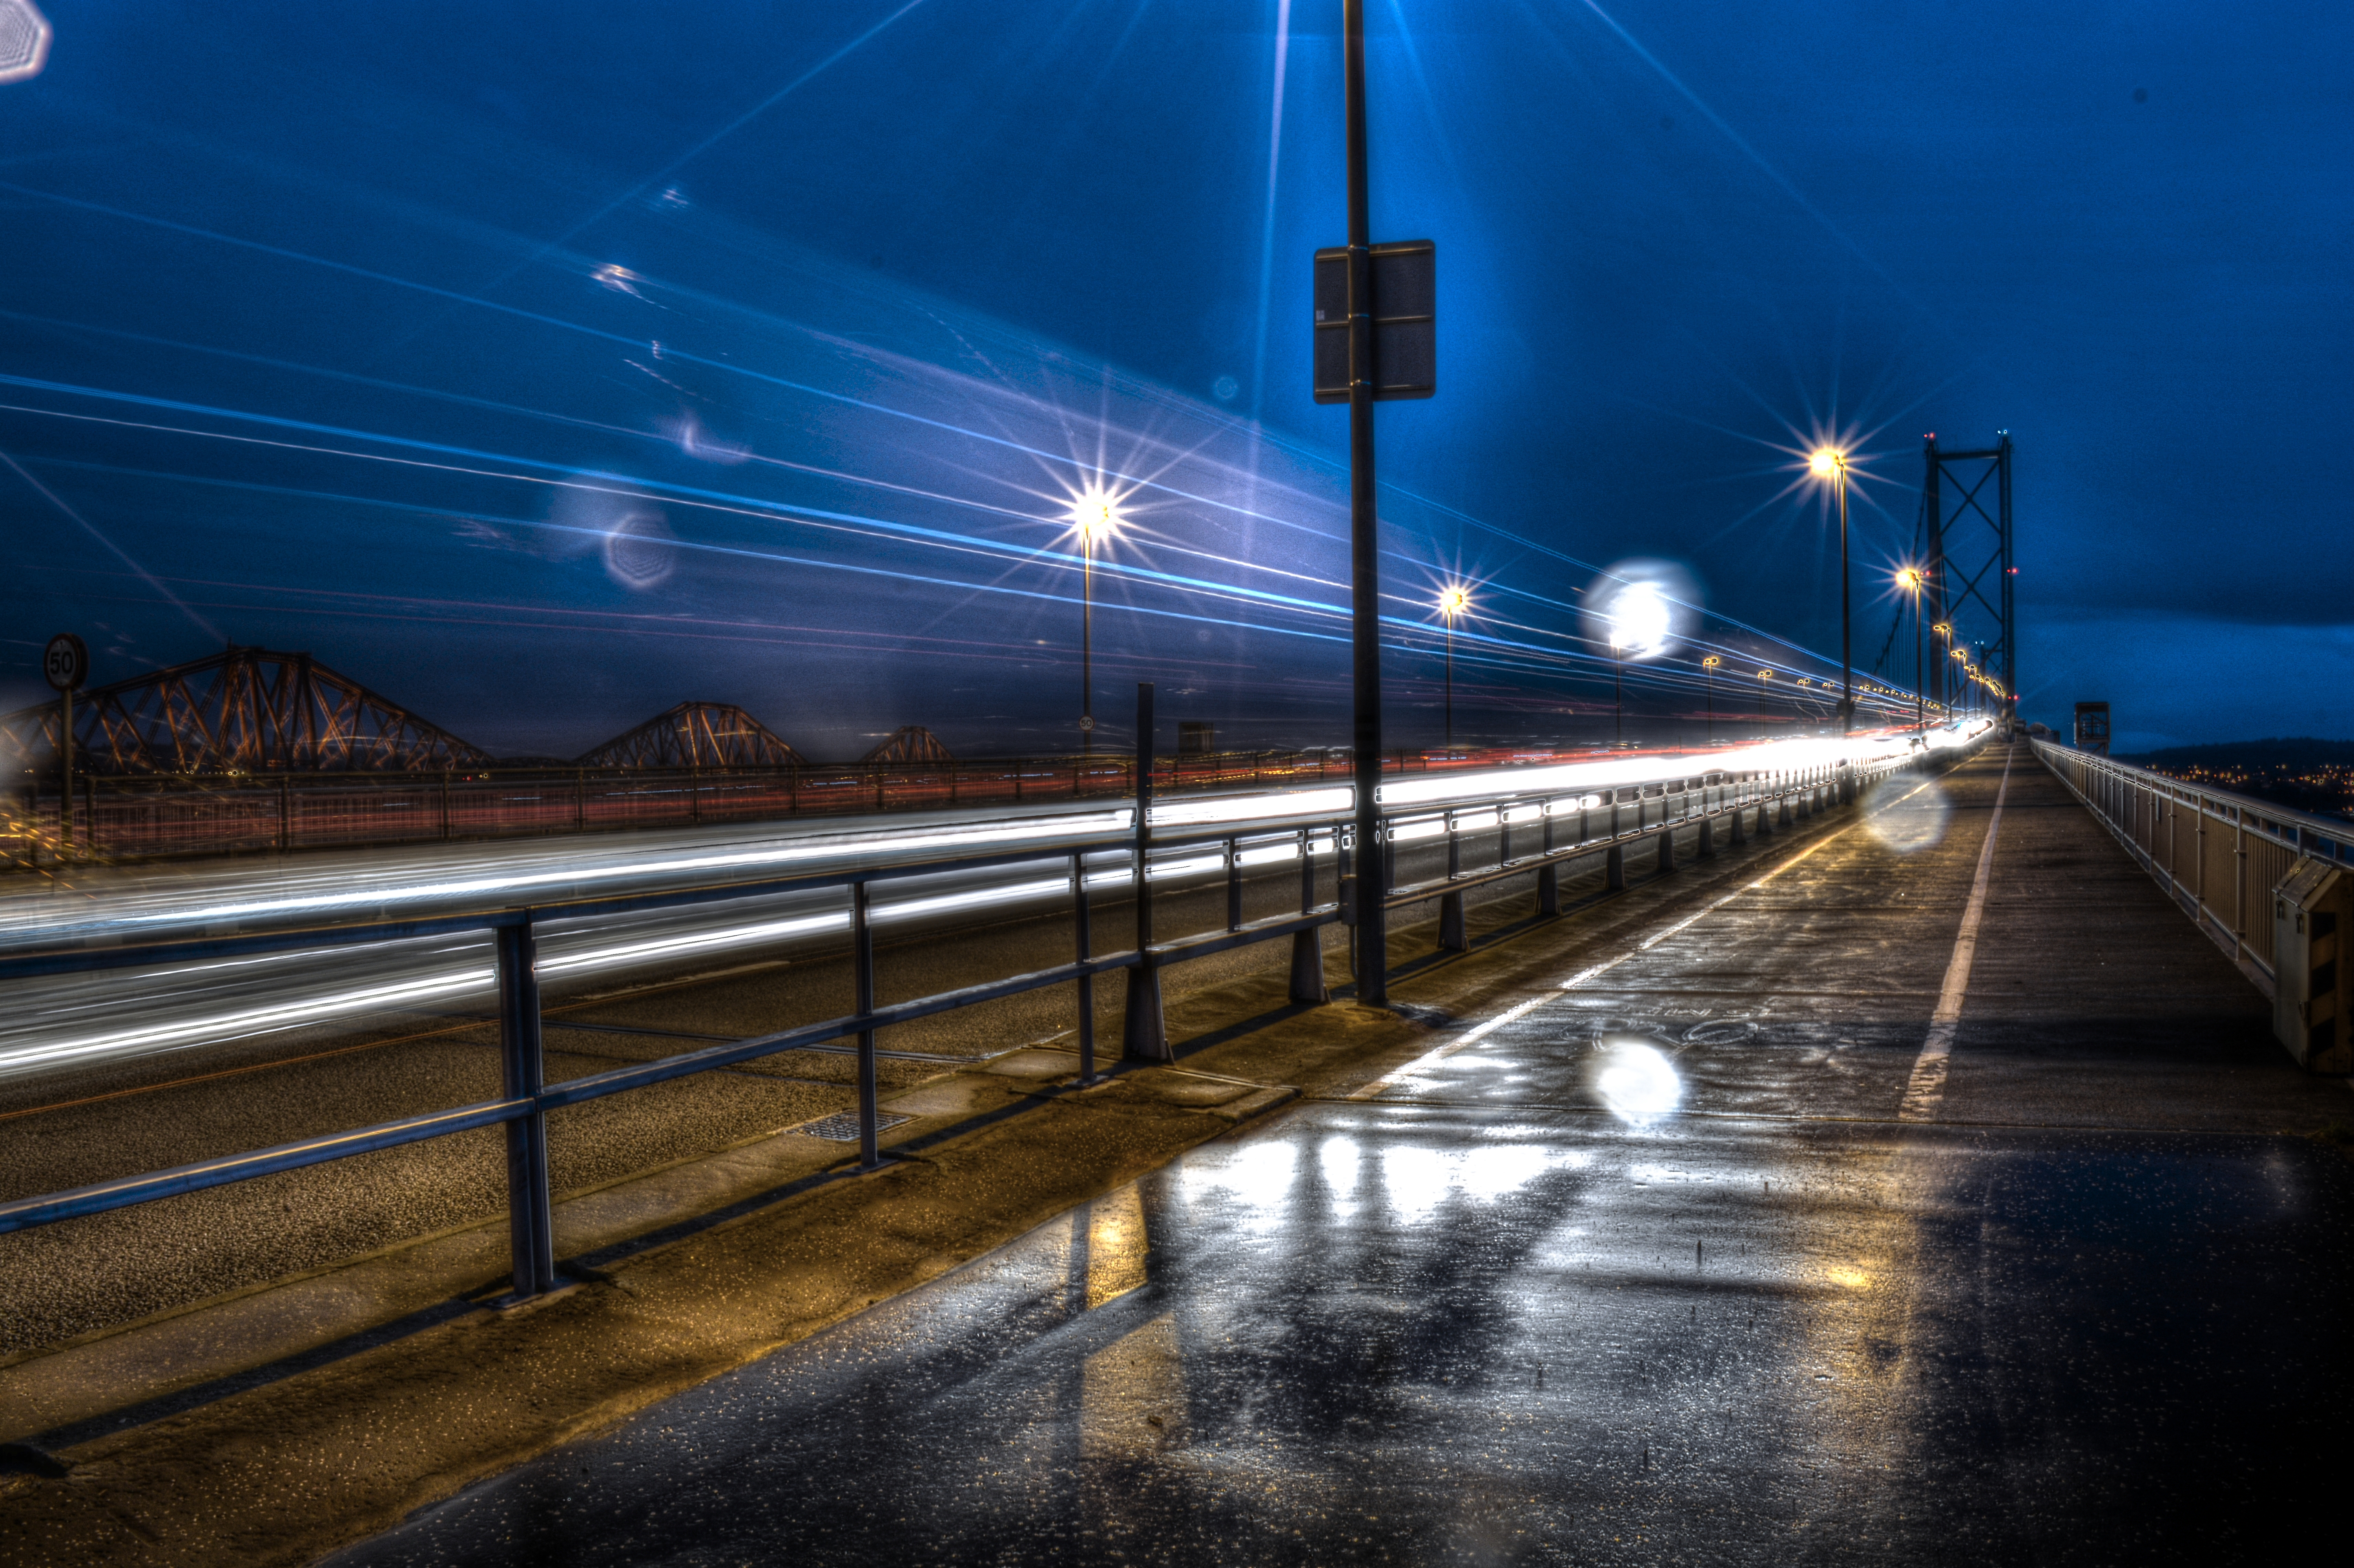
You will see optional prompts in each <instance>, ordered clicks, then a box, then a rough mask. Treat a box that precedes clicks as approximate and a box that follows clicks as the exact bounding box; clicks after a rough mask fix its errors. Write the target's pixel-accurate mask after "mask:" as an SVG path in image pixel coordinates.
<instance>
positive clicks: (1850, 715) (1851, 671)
mask: <svg viewBox="0 0 2354 1568" xmlns="http://www.w3.org/2000/svg"><path fill="white" fill-rule="evenodd" d="M1839 512H1840V734H1841V735H1847V734H1850V733H1851V732H1852V731H1853V730H1854V728H1855V663H1854V657H1853V655H1852V654H1851V653H1850V652H1849V634H1850V628H1851V622H1852V620H1853V617H1852V615H1851V613H1850V604H1849V599H1850V597H1851V596H1850V593H1849V591H1848V570H1847V457H1846V455H1845V454H1844V453H1842V454H1841V455H1840V460H1839Z"/></svg>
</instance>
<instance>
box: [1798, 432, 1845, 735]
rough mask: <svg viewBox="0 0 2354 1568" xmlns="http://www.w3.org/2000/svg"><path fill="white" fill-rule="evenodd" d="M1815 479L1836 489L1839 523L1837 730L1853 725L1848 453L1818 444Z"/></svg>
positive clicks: (1811, 465) (1810, 463)
mask: <svg viewBox="0 0 2354 1568" xmlns="http://www.w3.org/2000/svg"><path fill="white" fill-rule="evenodd" d="M1807 468H1808V471H1809V472H1811V473H1812V474H1813V475H1814V476H1815V477H1816V478H1817V479H1828V480H1829V481H1830V482H1832V483H1833V484H1834V485H1836V486H1837V487H1838V489H1839V523H1840V734H1841V735H1845V734H1847V733H1848V732H1849V731H1850V730H1851V729H1853V728H1854V727H1855V669H1854V664H1853V662H1852V659H1851V657H1850V652H1849V633H1850V630H1851V623H1852V620H1853V615H1852V607H1851V605H1850V602H1849V601H1850V598H1851V597H1852V596H1851V595H1850V593H1849V591H1848V569H1847V453H1845V452H1843V451H1841V450H1839V449H1838V448H1837V447H1817V448H1816V449H1815V450H1814V451H1813V452H1812V453H1811V454H1810V455H1809V456H1808V459H1807Z"/></svg>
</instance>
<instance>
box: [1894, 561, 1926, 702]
mask: <svg viewBox="0 0 2354 1568" xmlns="http://www.w3.org/2000/svg"><path fill="white" fill-rule="evenodd" d="M1896 580H1897V582H1898V583H1899V584H1900V585H1901V586H1902V587H1903V588H1904V590H1905V591H1906V592H1907V593H1910V594H1911V595H1912V596H1913V730H1914V734H1916V735H1923V734H1926V733H1927V732H1928V728H1929V709H1928V701H1929V699H1928V698H1927V697H1926V696H1925V695H1924V691H1925V685H1924V681H1923V668H1924V667H1923V664H1922V654H1921V649H1922V644H1923V637H1922V631H1921V582H1922V577H1921V568H1920V567H1905V568H1904V569H1903V571H1901V572H1898V573H1897V574H1896Z"/></svg>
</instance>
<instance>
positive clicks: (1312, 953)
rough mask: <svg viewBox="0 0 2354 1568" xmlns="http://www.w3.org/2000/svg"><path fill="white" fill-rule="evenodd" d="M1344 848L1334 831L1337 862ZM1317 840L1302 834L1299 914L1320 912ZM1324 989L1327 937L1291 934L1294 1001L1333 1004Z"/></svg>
mask: <svg viewBox="0 0 2354 1568" xmlns="http://www.w3.org/2000/svg"><path fill="white" fill-rule="evenodd" d="M1340 847H1341V830H1340V827H1339V825H1338V824H1335V825H1334V827H1333V829H1332V848H1333V850H1334V851H1335V852H1336V853H1335V856H1334V859H1335V862H1336V863H1337V861H1338V858H1339V857H1338V853H1337V852H1338V851H1339V849H1340ZM1315 851H1316V838H1315V830H1314V829H1312V828H1302V829H1300V830H1299V912H1300V913H1301V914H1302V915H1312V914H1314V913H1315V912H1316V853H1315ZM1331 999H1332V998H1331V991H1327V990H1326V989H1325V986H1324V937H1323V933H1322V932H1320V931H1294V932H1293V933H1292V934H1291V1000H1292V1001H1297V1002H1305V1003H1309V1004H1310V1005H1316V1006H1320V1005H1322V1004H1323V1003H1325V1002H1327V1001H1331Z"/></svg>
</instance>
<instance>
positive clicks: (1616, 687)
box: [1610, 631, 1627, 751]
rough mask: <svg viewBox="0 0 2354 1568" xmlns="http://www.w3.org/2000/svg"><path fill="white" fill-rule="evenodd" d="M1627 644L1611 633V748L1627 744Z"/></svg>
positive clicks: (1614, 748)
mask: <svg viewBox="0 0 2354 1568" xmlns="http://www.w3.org/2000/svg"><path fill="white" fill-rule="evenodd" d="M1626 647H1627V645H1626V644H1625V643H1623V642H1621V641H1618V634H1617V632H1616V631H1613V632H1612V633H1611V634H1610V748H1611V749H1612V750H1613V751H1616V750H1617V749H1618V748H1619V747H1623V746H1625V745H1626V744H1627V654H1626Z"/></svg>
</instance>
